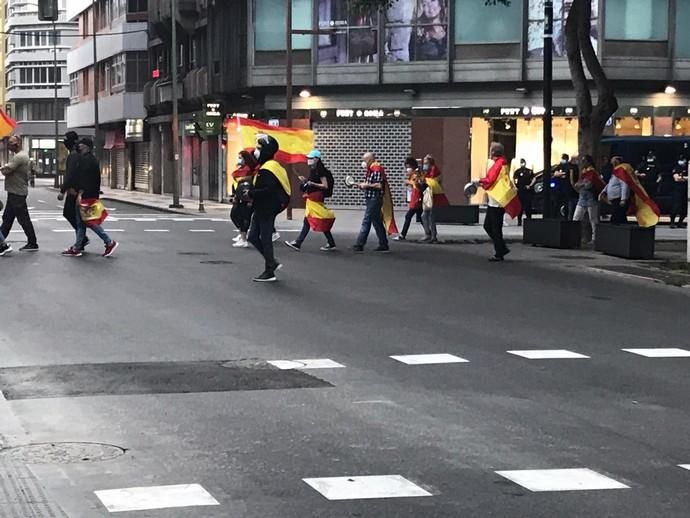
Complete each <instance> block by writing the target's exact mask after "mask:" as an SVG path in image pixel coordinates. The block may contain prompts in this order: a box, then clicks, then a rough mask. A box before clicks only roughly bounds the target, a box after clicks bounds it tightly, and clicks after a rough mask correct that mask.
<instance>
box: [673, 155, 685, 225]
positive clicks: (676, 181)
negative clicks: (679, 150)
mask: <svg viewBox="0 0 690 518" xmlns="http://www.w3.org/2000/svg"><path fill="white" fill-rule="evenodd" d="M672 178H673V190H672V191H671V196H672V199H673V208H672V209H671V228H683V227H685V223H684V221H685V216H687V214H688V162H687V160H686V159H685V157H680V158H679V159H678V163H677V164H676V165H675V166H674V168H673V172H672ZM676 219H677V222H676Z"/></svg>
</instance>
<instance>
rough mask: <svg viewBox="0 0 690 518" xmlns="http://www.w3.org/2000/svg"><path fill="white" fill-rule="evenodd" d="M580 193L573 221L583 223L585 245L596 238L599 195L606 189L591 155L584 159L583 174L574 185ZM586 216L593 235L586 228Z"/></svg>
mask: <svg viewBox="0 0 690 518" xmlns="http://www.w3.org/2000/svg"><path fill="white" fill-rule="evenodd" d="M574 188H575V190H576V191H577V192H578V198H577V206H576V207H575V213H574V215H573V221H582V225H583V226H584V227H585V228H583V230H584V232H583V234H582V235H583V236H585V235H586V236H587V237H585V239H584V242H585V243H589V242H590V241H592V240H594V238H595V237H596V231H597V225H598V224H599V201H598V199H599V194H600V193H601V191H602V190H603V189H604V180H602V178H601V176H599V173H598V172H597V171H596V169H594V159H593V158H592V157H591V156H590V155H585V156H583V157H582V172H581V173H580V178H579V179H578V181H577V182H576V183H575V184H574ZM585 214H587V215H588V216H589V224H590V226H591V227H592V228H591V233H590V232H589V229H588V228H587V227H586V226H585Z"/></svg>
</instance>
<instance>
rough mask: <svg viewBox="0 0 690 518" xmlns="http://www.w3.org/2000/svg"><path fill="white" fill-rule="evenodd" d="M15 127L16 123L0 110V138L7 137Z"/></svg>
mask: <svg viewBox="0 0 690 518" xmlns="http://www.w3.org/2000/svg"><path fill="white" fill-rule="evenodd" d="M16 127H17V121H16V120H14V119H13V118H12V117H10V116H9V115H7V114H6V113H5V112H4V111H2V110H0V138H5V137H9V136H10V135H11V134H12V133H14V130H15V128H16Z"/></svg>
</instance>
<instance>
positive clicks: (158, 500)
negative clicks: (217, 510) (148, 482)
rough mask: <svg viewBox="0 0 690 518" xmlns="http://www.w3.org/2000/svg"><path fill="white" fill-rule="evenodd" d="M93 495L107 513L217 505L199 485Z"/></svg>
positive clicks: (109, 491)
mask: <svg viewBox="0 0 690 518" xmlns="http://www.w3.org/2000/svg"><path fill="white" fill-rule="evenodd" d="M94 493H95V494H96V496H97V497H98V499H99V500H100V501H101V503H102V504H103V505H104V506H105V508H106V509H107V510H108V511H109V512H111V513H121V512H127V511H147V510H151V509H171V508H178V507H197V506H210V505H220V503H219V502H218V501H217V500H216V499H215V498H213V497H212V496H211V494H210V493H209V492H208V491H206V490H205V489H204V488H203V487H201V486H200V485H199V484H181V485H175V486H151V487H130V488H125V489H109V490H105V491H94Z"/></svg>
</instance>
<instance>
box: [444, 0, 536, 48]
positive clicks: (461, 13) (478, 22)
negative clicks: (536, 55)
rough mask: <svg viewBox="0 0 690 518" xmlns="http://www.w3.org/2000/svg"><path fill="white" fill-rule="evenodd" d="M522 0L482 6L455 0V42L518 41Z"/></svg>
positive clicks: (480, 3)
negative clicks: (520, 0) (506, 3)
mask: <svg viewBox="0 0 690 518" xmlns="http://www.w3.org/2000/svg"><path fill="white" fill-rule="evenodd" d="M522 6H523V3H522V2H515V1H513V2H510V3H509V5H503V4H500V3H499V4H497V5H486V3H485V2H481V1H477V0H474V1H471V2H466V1H464V0H455V20H456V24H455V43H519V42H520V41H522Z"/></svg>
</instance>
